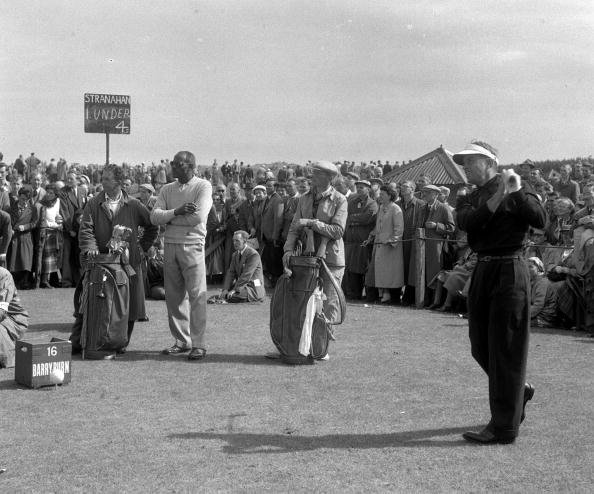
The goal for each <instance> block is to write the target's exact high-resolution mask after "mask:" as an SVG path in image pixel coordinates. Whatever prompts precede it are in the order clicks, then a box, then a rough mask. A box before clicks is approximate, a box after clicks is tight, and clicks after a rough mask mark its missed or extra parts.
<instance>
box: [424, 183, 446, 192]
mask: <svg viewBox="0 0 594 494" xmlns="http://www.w3.org/2000/svg"><path fill="white" fill-rule="evenodd" d="M421 190H422V191H425V190H427V191H431V192H437V193H438V194H439V193H440V192H441V190H439V187H438V186H437V185H433V184H429V185H425V186H423V188H422V189H421Z"/></svg>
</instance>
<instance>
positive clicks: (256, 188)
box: [252, 185, 266, 194]
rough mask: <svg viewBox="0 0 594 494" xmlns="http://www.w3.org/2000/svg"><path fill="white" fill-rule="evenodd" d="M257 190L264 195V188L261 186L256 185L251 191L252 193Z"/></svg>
mask: <svg viewBox="0 0 594 494" xmlns="http://www.w3.org/2000/svg"><path fill="white" fill-rule="evenodd" d="M257 190H261V191H263V192H264V193H265V194H266V187H264V186H263V185H256V186H255V187H254V188H253V189H252V192H256V191H257Z"/></svg>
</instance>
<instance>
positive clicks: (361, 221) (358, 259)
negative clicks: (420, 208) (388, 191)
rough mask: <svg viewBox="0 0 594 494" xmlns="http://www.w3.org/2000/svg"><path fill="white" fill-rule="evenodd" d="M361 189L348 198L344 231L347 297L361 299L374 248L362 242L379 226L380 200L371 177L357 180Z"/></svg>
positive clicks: (345, 289) (345, 288)
mask: <svg viewBox="0 0 594 494" xmlns="http://www.w3.org/2000/svg"><path fill="white" fill-rule="evenodd" d="M355 187H356V188H357V193H356V194H355V195H353V196H352V197H353V198H352V199H351V200H350V201H348V217H347V221H346V228H345V231H344V248H345V254H346V259H345V276H344V278H345V279H344V280H343V287H344V292H345V296H346V298H347V299H352V300H360V299H361V298H362V295H363V288H364V285H365V273H366V272H367V266H368V265H369V256H370V251H369V248H368V247H367V246H364V245H362V243H363V242H364V241H365V240H367V238H368V237H369V233H370V232H371V230H373V227H374V226H375V220H376V215H377V210H378V205H377V202H376V201H375V200H374V199H373V198H371V197H370V195H369V192H370V190H371V184H370V183H369V182H368V181H367V180H358V181H357V182H355Z"/></svg>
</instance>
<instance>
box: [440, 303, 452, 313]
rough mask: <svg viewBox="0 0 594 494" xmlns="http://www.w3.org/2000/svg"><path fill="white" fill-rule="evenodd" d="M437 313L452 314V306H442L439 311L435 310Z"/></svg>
mask: <svg viewBox="0 0 594 494" xmlns="http://www.w3.org/2000/svg"><path fill="white" fill-rule="evenodd" d="M437 310H438V311H439V312H452V306H451V305H442V306H441V307H440V308H439V309H437Z"/></svg>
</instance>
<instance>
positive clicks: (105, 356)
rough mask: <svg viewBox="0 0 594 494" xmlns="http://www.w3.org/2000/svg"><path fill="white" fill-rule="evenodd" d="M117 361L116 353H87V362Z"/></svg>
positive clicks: (92, 351)
mask: <svg viewBox="0 0 594 494" xmlns="http://www.w3.org/2000/svg"><path fill="white" fill-rule="evenodd" d="M113 359H115V353H113V352H102V351H94V350H91V351H88V352H85V360H113Z"/></svg>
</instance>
